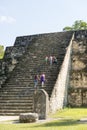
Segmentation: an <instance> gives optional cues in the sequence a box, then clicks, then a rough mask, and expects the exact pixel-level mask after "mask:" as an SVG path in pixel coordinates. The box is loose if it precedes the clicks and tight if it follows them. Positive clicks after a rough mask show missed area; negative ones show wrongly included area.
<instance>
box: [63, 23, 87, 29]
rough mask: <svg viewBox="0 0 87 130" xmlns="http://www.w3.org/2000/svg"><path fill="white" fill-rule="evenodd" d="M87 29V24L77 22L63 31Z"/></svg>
mask: <svg viewBox="0 0 87 130" xmlns="http://www.w3.org/2000/svg"><path fill="white" fill-rule="evenodd" d="M86 29H87V23H86V22H84V21H83V20H76V21H75V22H74V24H73V25H72V26H71V27H70V26H66V27H64V28H63V31H72V30H86Z"/></svg>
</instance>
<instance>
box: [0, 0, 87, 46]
mask: <svg viewBox="0 0 87 130" xmlns="http://www.w3.org/2000/svg"><path fill="white" fill-rule="evenodd" d="M76 20H83V21H85V22H87V0H0V45H3V46H4V48H6V47H8V46H13V45H14V43H15V40H16V37H18V36H26V35H34V34H43V33H51V32H61V31H62V30H63V28H64V27H65V26H72V25H73V24H74V22H75V21H76Z"/></svg>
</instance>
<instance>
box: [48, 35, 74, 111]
mask: <svg viewBox="0 0 87 130" xmlns="http://www.w3.org/2000/svg"><path fill="white" fill-rule="evenodd" d="M73 37H74V35H73V36H72V39H71V41H70V44H69V46H68V48H67V52H66V55H65V58H64V61H63V64H62V66H61V70H60V72H59V75H58V78H57V81H56V84H55V86H54V89H53V92H52V95H51V98H50V112H54V111H56V110H58V109H61V108H63V107H64V106H65V105H66V104H67V89H68V86H69V71H70V66H71V65H70V61H71V52H72V40H73Z"/></svg>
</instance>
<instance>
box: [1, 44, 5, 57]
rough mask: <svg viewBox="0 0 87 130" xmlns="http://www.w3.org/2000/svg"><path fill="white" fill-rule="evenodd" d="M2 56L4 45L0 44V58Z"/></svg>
mask: <svg viewBox="0 0 87 130" xmlns="http://www.w3.org/2000/svg"><path fill="white" fill-rule="evenodd" d="M3 56H4V46H2V45H0V59H2V58H3Z"/></svg>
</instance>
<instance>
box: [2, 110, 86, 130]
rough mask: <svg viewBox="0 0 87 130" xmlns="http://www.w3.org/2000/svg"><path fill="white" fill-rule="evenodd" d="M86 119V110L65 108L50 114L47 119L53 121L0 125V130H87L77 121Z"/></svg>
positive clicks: (84, 125)
mask: <svg viewBox="0 0 87 130" xmlns="http://www.w3.org/2000/svg"><path fill="white" fill-rule="evenodd" d="M86 117H87V109H86V108H72V109H71V108H65V109H63V110H60V111H57V112H56V113H55V114H50V115H49V118H52V119H53V120H50V121H47V122H42V123H40V122H39V123H30V124H29V123H16V124H0V130H87V124H86V123H85V124H84V123H80V122H79V121H78V120H79V119H81V118H86ZM59 118H60V120H59Z"/></svg>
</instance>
